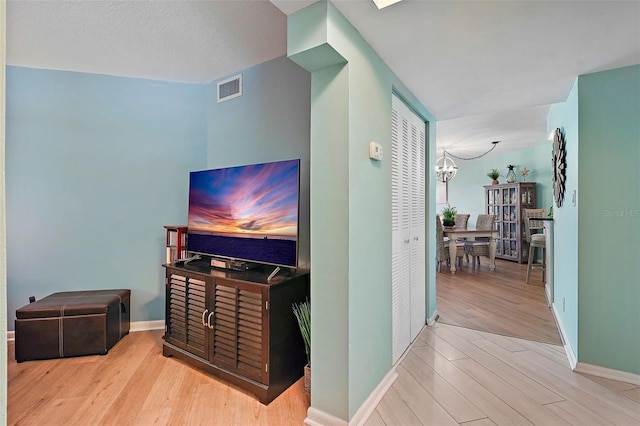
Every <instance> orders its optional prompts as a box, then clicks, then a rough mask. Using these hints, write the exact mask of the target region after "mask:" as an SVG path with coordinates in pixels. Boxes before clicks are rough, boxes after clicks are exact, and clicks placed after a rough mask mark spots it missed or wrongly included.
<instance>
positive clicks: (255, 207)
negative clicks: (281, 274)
mask: <svg viewBox="0 0 640 426" xmlns="http://www.w3.org/2000/svg"><path fill="white" fill-rule="evenodd" d="M299 194H300V160H286V161H276V162H271V163H260V164H251V165H246V166H238V167H228V168H221V169H212V170H202V171H196V172H191V173H190V176H189V216H188V225H187V226H188V227H187V250H188V251H189V252H192V253H197V254H203V255H207V256H212V257H217V258H224V259H234V260H242V261H248V262H256V263H266V264H272V265H277V266H285V267H290V268H296V267H297V265H298V212H299V201H300V200H299V199H300V197H299Z"/></svg>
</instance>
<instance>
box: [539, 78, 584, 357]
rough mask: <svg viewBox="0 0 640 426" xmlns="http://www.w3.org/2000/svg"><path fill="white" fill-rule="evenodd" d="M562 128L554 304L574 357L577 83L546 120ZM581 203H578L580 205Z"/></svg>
mask: <svg viewBox="0 0 640 426" xmlns="http://www.w3.org/2000/svg"><path fill="white" fill-rule="evenodd" d="M557 128H560V129H561V130H562V134H563V135H564V138H565V143H566V150H567V168H566V189H565V194H567V195H566V197H565V202H564V203H563V206H562V207H557V206H556V204H555V201H554V208H553V233H554V258H553V259H554V260H553V276H554V279H553V295H554V296H553V303H554V311H555V314H556V317H557V319H558V322H559V324H560V326H561V328H562V330H563V334H564V337H565V339H566V341H565V345H568V346H569V350H570V351H571V352H572V355H571V356H572V357H574V358H575V356H576V351H577V350H578V252H579V250H580V246H579V244H578V242H579V235H578V209H577V208H576V207H574V206H573V205H572V203H571V199H572V195H571V194H572V193H573V191H576V193H577V191H578V157H579V154H580V149H581V147H579V143H578V142H579V134H578V82H577V80H576V83H575V84H574V86H573V88H572V89H571V92H569V95H568V97H567V100H566V101H565V102H563V103H560V104H555V105H552V107H551V109H550V111H549V115H548V117H547V132H548V133H551V132H552V131H554V130H555V129H557ZM580 202H581V200H580V199H579V197H578V199H577V204H580Z"/></svg>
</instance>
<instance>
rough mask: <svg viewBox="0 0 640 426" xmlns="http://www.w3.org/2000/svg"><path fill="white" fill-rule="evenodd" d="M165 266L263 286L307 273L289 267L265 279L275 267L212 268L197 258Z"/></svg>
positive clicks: (206, 260)
mask: <svg viewBox="0 0 640 426" xmlns="http://www.w3.org/2000/svg"><path fill="white" fill-rule="evenodd" d="M162 266H164V267H165V268H168V269H173V270H176V271H180V272H192V273H197V274H201V275H208V276H211V277H214V278H224V279H226V280H235V281H245V282H246V281H248V282H251V283H255V284H260V285H265V286H274V285H278V284H282V283H284V282H287V281H289V280H291V279H292V278H296V277H299V276H303V275H306V274H308V273H309V271H308V270H306V269H300V268H298V269H289V268H282V269H281V270H280V272H278V274H277V275H276V276H275V277H273V278H272V279H271V281H267V278H268V276H269V274H271V272H273V270H274V269H275V266H270V265H259V266H257V267H256V268H254V269H249V270H247V271H234V270H231V269H220V268H214V267H212V266H211V264H210V261H209V259H199V260H194V261H191V262H189V263H187V264H186V265H185V264H180V265H176V264H173V263H172V264H164V265H162Z"/></svg>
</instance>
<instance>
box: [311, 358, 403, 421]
mask: <svg viewBox="0 0 640 426" xmlns="http://www.w3.org/2000/svg"><path fill="white" fill-rule="evenodd" d="M397 378H398V373H397V372H396V367H395V366H393V367H392V368H391V370H389V372H388V373H387V374H386V375H385V376H384V377H383V378H382V380H381V381H380V383H378V386H376V388H375V389H374V390H373V391H372V392H371V394H370V395H369V397H368V398H367V399H366V400H365V401H364V402H363V403H362V405H361V406H360V408H358V411H356V413H355V414H354V415H353V418H352V419H351V421H350V422H347V421H346V420H343V419H340V418H338V417H335V416H333V415H331V414H328V413H325V412H324V411H321V410H318V409H317V408H313V407H309V409H308V410H307V418H306V419H304V423H305V424H307V425H309V426H361V425H363V424H364V423H365V422H366V421H367V420H368V419H369V416H370V415H371V413H373V411H374V410H375V409H376V407H377V406H378V403H379V402H380V400H381V399H382V397H384V395H385V394H386V393H387V391H388V390H389V389H390V388H391V386H392V385H393V382H395V381H396V379H397Z"/></svg>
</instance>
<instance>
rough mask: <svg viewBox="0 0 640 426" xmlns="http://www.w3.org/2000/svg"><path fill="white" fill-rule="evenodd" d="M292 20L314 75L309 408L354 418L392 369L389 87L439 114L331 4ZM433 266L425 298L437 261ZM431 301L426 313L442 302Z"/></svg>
mask: <svg viewBox="0 0 640 426" xmlns="http://www.w3.org/2000/svg"><path fill="white" fill-rule="evenodd" d="M287 23H288V55H289V57H290V58H291V59H293V60H294V61H295V62H297V63H298V64H300V65H302V66H303V67H304V68H305V69H307V70H309V71H310V72H311V73H312V77H311V88H312V89H311V93H312V96H311V154H312V155H311V189H312V193H311V265H312V276H311V279H312V281H311V299H312V300H311V305H312V312H313V314H312V315H313V316H312V318H313V319H312V333H311V334H312V339H313V344H312V354H311V363H312V368H313V377H314V379H313V380H312V392H311V398H312V400H311V405H312V408H314V409H317V410H320V411H322V412H324V413H327V414H330V415H333V416H335V417H338V418H341V419H344V420H348V419H351V418H352V417H353V415H354V414H355V412H356V411H357V410H358V409H359V408H360V406H361V405H362V403H363V402H364V400H365V399H366V398H367V397H368V396H369V395H370V393H371V392H372V391H373V390H374V389H375V387H376V386H377V385H378V384H379V383H380V381H381V380H382V378H383V377H384V376H385V375H386V374H387V372H388V371H389V370H390V369H391V367H392V361H391V155H390V154H391V94H392V91H395V92H397V93H398V94H399V95H400V97H402V98H404V99H405V100H406V101H408V103H409V105H410V106H412V107H413V108H414V109H415V110H416V111H417V112H418V114H420V115H421V116H422V117H423V118H425V120H426V121H432V118H431V116H430V115H429V113H428V112H427V111H426V110H424V108H423V107H422V106H421V105H420V104H419V103H417V102H416V101H415V98H414V97H413V96H412V95H411V93H410V92H409V91H408V90H407V89H406V87H404V86H403V85H402V83H401V82H400V81H398V80H397V78H396V77H395V76H394V75H393V73H392V72H391V70H390V69H389V68H388V67H387V66H386V65H385V64H384V63H383V62H382V60H381V59H380V58H379V57H378V56H377V54H376V53H375V52H374V51H373V50H372V49H371V47H370V46H369V45H368V44H367V43H366V42H365V40H364V39H362V37H361V36H360V35H359V33H358V32H357V31H356V30H355V29H354V28H353V27H352V26H351V24H350V23H349V22H348V21H347V20H346V19H345V18H344V17H343V16H342V15H341V14H340V13H339V12H338V11H337V9H335V7H334V6H333V5H332V4H331V3H328V2H318V3H315V4H313V5H311V6H309V7H307V8H305V9H302V10H301V11H299V12H297V13H295V14H293V15H291V16H289V18H288V22H287ZM433 127H435V126H432V127H431V128H430V133H429V135H430V137H433ZM371 141H376V142H378V143H380V144H381V145H382V147H383V150H384V152H385V157H384V159H383V160H382V161H381V162H375V161H373V160H370V159H369V156H368V147H369V142H371ZM427 152H428V154H431V153H432V152H433V148H431V147H430V148H429V149H428V151H427ZM429 158H432V157H429ZM427 164H429V159H427ZM428 169H430V168H428ZM429 194H432V193H431V192H430V193H429ZM429 200H430V201H429V202H427V205H428V206H429V209H430V212H432V210H433V202H432V200H433V196H432V195H429ZM429 222H430V221H429ZM429 229H430V230H431V231H432V229H431V228H429ZM425 241H428V238H427V236H426V235H425ZM430 253H432V252H430V251H429V252H428V253H427V259H430V258H431V257H432V256H431V254H430ZM426 270H427V271H429V273H430V274H431V275H432V276H430V277H429V278H428V282H429V283H430V285H431V288H430V291H429V292H428V293H427V298H428V297H429V296H434V288H435V285H434V284H433V283H434V276H433V275H434V274H433V272H432V271H433V270H434V267H433V261H430V260H429V261H427V267H426ZM427 305H428V307H430V310H429V311H428V315H429V313H432V312H433V311H434V309H435V300H427Z"/></svg>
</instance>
